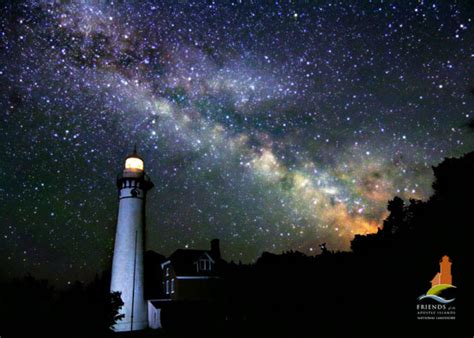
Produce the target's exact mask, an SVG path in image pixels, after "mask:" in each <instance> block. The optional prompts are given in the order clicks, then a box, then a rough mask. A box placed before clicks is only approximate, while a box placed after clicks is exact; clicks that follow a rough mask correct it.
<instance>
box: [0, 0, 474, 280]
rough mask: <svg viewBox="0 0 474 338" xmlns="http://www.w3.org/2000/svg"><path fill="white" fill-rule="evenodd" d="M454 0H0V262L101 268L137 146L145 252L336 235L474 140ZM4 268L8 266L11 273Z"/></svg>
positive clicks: (252, 250) (238, 248)
mask: <svg viewBox="0 0 474 338" xmlns="http://www.w3.org/2000/svg"><path fill="white" fill-rule="evenodd" d="M473 13H474V10H473V5H472V4H471V3H470V2H469V1H465V2H462V1H460V2H457V3H448V2H429V3H428V2H426V3H424V4H420V3H419V2H414V1H400V2H379V1H369V2H363V3H362V2H360V3H353V4H351V3H350V2H346V1H336V2H312V1H308V2H295V3H289V2H278V1H277V2H273V3H272V2H263V1H262V2H256V1H235V2H227V1H226V2H222V3H218V2H209V1H202V2H200V1H160V2H158V1H157V2H152V1H144V2H140V3H131V2H130V3H114V4H111V3H106V2H99V1H90V2H89V1H81V2H74V1H71V2H65V3H56V2H43V1H26V2H10V3H3V4H2V16H1V32H0V46H1V48H0V53H1V54H0V55H1V59H0V78H1V86H2V90H1V92H0V105H1V117H2V119H1V125H0V140H1V142H0V147H1V149H0V154H1V156H2V158H1V161H0V235H1V241H2V244H1V246H0V260H1V266H2V267H4V269H3V270H4V271H3V273H6V274H7V275H8V276H13V275H18V274H22V273H24V272H27V271H29V272H32V273H33V274H35V275H39V276H44V277H48V278H51V279H57V280H58V281H59V282H61V283H63V282H67V281H72V280H74V279H88V278H90V277H91V276H92V275H93V273H95V272H96V271H100V270H102V269H104V268H107V267H108V266H109V265H110V261H111V254H112V243H113V236H114V226H115V220H116V212H117V196H116V194H117V192H116V187H115V177H116V174H117V173H118V172H120V170H121V169H122V166H123V160H124V157H125V156H126V155H127V154H128V153H130V151H131V149H132V148H133V145H134V144H135V143H137V144H138V149H139V153H140V154H141V155H142V156H143V157H144V159H145V165H146V170H147V172H148V174H149V175H150V176H151V178H152V179H153V181H154V183H155V185H156V187H155V189H154V190H153V191H152V192H151V193H150V195H149V200H148V219H147V228H148V229H147V247H148V248H149V249H153V250H156V251H157V252H160V253H162V254H169V253H171V252H172V251H173V250H174V249H176V248H184V247H189V248H194V247H195V248H206V247H207V246H208V241H209V240H210V239H211V238H214V237H217V238H220V239H221V241H222V251H223V255H224V258H226V259H228V260H231V259H233V260H236V261H238V260H242V261H243V262H250V261H253V260H254V259H255V258H257V257H258V256H259V255H260V253H261V252H262V251H271V252H276V253H279V252H281V251H283V250H290V249H293V250H300V251H302V252H305V253H307V254H316V253H318V252H319V249H318V244H320V243H323V242H326V243H327V246H328V248H330V249H332V250H338V249H341V250H345V249H348V248H349V242H350V240H351V238H352V237H353V236H354V234H357V233H367V232H373V231H376V229H377V227H378V226H380V225H381V222H382V220H383V218H384V217H385V216H386V203H387V200H389V199H391V198H392V197H393V196H395V195H400V196H402V197H403V198H405V199H408V198H427V197H428V196H429V195H430V193H431V182H432V179H433V177H432V173H431V166H432V165H435V164H437V163H439V162H440V161H441V160H442V158H444V157H446V156H458V155H461V154H463V153H465V152H467V151H470V150H472V149H473V145H474V141H473V138H472V133H471V134H470V131H469V129H468V128H467V125H468V124H469V122H470V121H471V119H472V117H473V115H474V112H473V103H474V102H473V101H474V99H473V96H472V95H471V94H470V93H469V90H470V88H472V86H473V78H472V74H474V67H473V61H474V49H473V46H474V38H473V29H472V25H473V22H472V20H473ZM7 271H8V273H7Z"/></svg>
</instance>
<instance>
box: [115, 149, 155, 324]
mask: <svg viewBox="0 0 474 338" xmlns="http://www.w3.org/2000/svg"><path fill="white" fill-rule="evenodd" d="M117 188H118V192H119V194H118V195H119V196H118V197H119V210H118V218H117V230H116V234H115V246H114V258H113V261H112V280H111V284H110V291H111V292H115V291H119V292H120V293H121V297H122V301H123V303H124V305H123V306H122V308H121V310H120V314H123V315H124V316H123V318H122V319H120V320H119V321H118V322H117V323H116V324H115V325H114V328H113V329H114V331H135V330H143V329H145V328H146V327H147V307H146V302H145V298H144V296H145V295H144V274H143V248H144V238H145V236H144V235H145V202H146V193H147V191H148V190H150V189H151V188H153V183H152V182H151V180H150V178H149V177H148V176H147V175H146V174H145V166H144V162H143V159H142V158H141V157H140V156H138V154H137V150H136V148H135V149H134V151H133V153H132V154H131V155H129V156H127V158H126V159H125V168H124V169H123V171H122V173H121V174H119V175H118V177H117Z"/></svg>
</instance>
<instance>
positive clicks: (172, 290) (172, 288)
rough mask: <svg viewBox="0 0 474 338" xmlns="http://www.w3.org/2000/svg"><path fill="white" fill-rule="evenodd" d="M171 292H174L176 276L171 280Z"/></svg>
mask: <svg viewBox="0 0 474 338" xmlns="http://www.w3.org/2000/svg"><path fill="white" fill-rule="evenodd" d="M171 293H174V278H173V279H172V280H171Z"/></svg>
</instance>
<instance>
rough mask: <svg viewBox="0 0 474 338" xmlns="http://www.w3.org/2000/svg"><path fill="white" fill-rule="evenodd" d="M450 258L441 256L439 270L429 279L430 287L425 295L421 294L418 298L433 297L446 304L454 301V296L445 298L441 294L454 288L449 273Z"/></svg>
mask: <svg viewBox="0 0 474 338" xmlns="http://www.w3.org/2000/svg"><path fill="white" fill-rule="evenodd" d="M451 265H452V263H451V260H450V259H449V257H448V256H446V255H445V256H443V258H441V261H440V262H439V272H438V273H437V274H436V275H435V276H434V278H433V279H432V280H431V288H430V289H429V290H428V292H427V293H426V295H421V296H420V297H418V300H423V299H433V300H435V301H437V302H438V303H442V304H448V303H451V302H452V301H454V299H455V298H451V299H446V298H445V297H444V296H443V294H444V293H446V290H449V289H455V288H456V287H455V286H454V285H453V277H452V274H451Z"/></svg>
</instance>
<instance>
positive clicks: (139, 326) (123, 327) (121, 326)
mask: <svg viewBox="0 0 474 338" xmlns="http://www.w3.org/2000/svg"><path fill="white" fill-rule="evenodd" d="M147 327H148V322H147V321H146V320H144V321H141V322H138V321H137V322H135V321H134V322H133V326H132V323H131V322H122V321H120V322H118V323H116V324H115V325H114V327H113V329H112V330H113V331H115V332H127V331H140V330H145V329H146V328H147Z"/></svg>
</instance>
